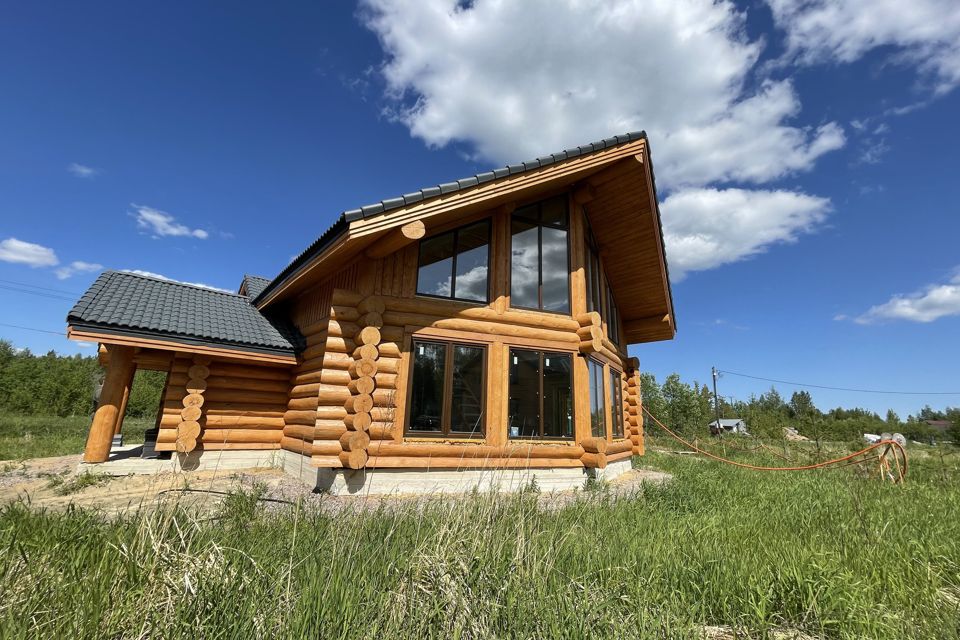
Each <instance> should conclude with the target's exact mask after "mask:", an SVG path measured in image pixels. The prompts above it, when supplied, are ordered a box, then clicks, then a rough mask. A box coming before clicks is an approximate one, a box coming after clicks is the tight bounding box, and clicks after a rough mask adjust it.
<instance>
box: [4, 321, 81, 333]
mask: <svg viewBox="0 0 960 640" xmlns="http://www.w3.org/2000/svg"><path fill="white" fill-rule="evenodd" d="M0 327H10V328H12V329H23V330H24V331H36V332H37V333H52V334H53V335H55V336H66V335H67V334H65V333H64V332H63V331H50V330H49V329H34V328H33V327H22V326H20V325H18V324H7V323H5V322H0Z"/></svg>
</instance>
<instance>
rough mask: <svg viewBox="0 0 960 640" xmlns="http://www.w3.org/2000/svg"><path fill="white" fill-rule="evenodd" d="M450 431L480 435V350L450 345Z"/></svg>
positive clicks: (481, 418)
mask: <svg viewBox="0 0 960 640" xmlns="http://www.w3.org/2000/svg"><path fill="white" fill-rule="evenodd" d="M450 431H457V432H461V433H463V432H466V433H482V432H483V348H482V347H468V346H465V345H459V344H458V345H453V384H452V391H451V399H450Z"/></svg>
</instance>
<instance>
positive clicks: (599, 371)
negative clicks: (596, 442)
mask: <svg viewBox="0 0 960 640" xmlns="http://www.w3.org/2000/svg"><path fill="white" fill-rule="evenodd" d="M587 373H588V375H589V378H590V435H591V436H593V437H594V438H606V437H607V422H606V419H605V418H604V415H603V414H604V408H605V407H606V403H605V402H604V393H603V365H602V364H600V363H599V362H597V361H596V360H587Z"/></svg>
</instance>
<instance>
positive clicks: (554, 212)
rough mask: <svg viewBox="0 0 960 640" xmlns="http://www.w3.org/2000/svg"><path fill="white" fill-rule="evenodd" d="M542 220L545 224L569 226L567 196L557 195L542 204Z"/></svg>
mask: <svg viewBox="0 0 960 640" xmlns="http://www.w3.org/2000/svg"><path fill="white" fill-rule="evenodd" d="M540 221H541V222H542V223H543V224H549V225H553V226H555V227H563V228H564V229H566V228H567V197H566V196H557V197H556V198H550V199H549V200H544V201H543V202H542V203H541V204H540Z"/></svg>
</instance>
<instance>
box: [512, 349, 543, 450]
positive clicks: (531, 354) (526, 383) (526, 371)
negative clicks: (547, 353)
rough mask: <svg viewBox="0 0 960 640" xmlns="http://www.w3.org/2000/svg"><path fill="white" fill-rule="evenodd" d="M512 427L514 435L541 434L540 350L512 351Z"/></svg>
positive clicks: (526, 436) (532, 436)
mask: <svg viewBox="0 0 960 640" xmlns="http://www.w3.org/2000/svg"><path fill="white" fill-rule="evenodd" d="M509 407H510V409H509V411H510V415H509V428H508V429H507V433H508V435H509V436H510V437H511V438H535V437H538V436H539V435H540V352H539V351H526V350H520V349H511V350H510V391H509Z"/></svg>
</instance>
